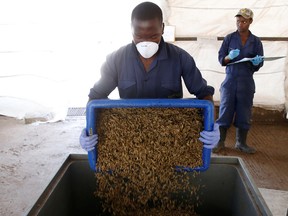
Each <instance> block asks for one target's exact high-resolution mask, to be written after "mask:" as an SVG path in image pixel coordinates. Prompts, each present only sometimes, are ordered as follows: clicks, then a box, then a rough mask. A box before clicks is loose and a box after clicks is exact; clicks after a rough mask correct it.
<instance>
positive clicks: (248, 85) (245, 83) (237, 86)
mask: <svg viewBox="0 0 288 216" xmlns="http://www.w3.org/2000/svg"><path fill="white" fill-rule="evenodd" d="M232 49H239V50H240V54H239V56H237V57H236V58H235V59H233V60H232V61H231V62H230V63H232V62H234V61H238V60H240V59H242V58H245V57H246V58H253V57H255V56H256V55H259V56H263V45H262V42H261V41H260V39H259V38H258V37H257V36H255V35H253V34H252V33H251V32H250V36H249V38H248V40H247V41H246V44H245V45H244V46H243V45H242V43H241V38H240V34H239V33H238V31H236V32H233V33H231V34H229V35H227V36H226V37H225V38H224V40H223V43H222V45H221V48H220V50H219V53H218V60H219V62H220V64H221V65H222V66H225V63H224V58H225V56H227V55H228V53H229V52H230V50H232ZM262 66H263V62H262V63H260V64H259V65H257V66H254V65H253V64H252V63H251V62H250V61H246V62H242V63H237V64H232V65H227V66H226V77H225V80H224V81H223V82H222V84H221V87H220V93H221V97H220V107H219V118H218V119H217V123H218V124H219V125H220V126H222V127H225V128H229V127H230V126H231V124H232V121H233V118H234V126H235V127H237V128H240V129H245V130H249V129H250V118H251V112H252V106H253V98H254V93H255V83H254V79H253V74H254V72H255V71H258V70H259V69H260V67H262Z"/></svg>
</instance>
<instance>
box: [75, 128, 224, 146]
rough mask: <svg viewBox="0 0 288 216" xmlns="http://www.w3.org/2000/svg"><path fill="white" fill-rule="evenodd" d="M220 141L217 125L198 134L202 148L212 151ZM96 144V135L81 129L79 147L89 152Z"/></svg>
mask: <svg viewBox="0 0 288 216" xmlns="http://www.w3.org/2000/svg"><path fill="white" fill-rule="evenodd" d="M219 139H220V132H219V125H218V124H217V123H215V124H214V129H213V130H212V131H202V132H201V133H200V138H199V140H200V141H201V142H203V143H205V144H204V148H208V149H212V148H214V147H215V146H216V145H217V143H218V141H219ZM97 143H98V135H97V134H94V135H92V136H87V133H86V130H85V129H83V130H82V133H81V135H80V145H81V147H82V148H83V149H84V150H86V151H91V150H93V149H94V148H95V146H96V144H97Z"/></svg>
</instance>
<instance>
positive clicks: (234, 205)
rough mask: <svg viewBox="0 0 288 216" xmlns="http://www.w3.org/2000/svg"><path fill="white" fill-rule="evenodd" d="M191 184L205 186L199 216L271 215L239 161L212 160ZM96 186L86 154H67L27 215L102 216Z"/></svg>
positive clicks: (216, 158) (200, 195) (202, 190)
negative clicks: (95, 192)
mask: <svg viewBox="0 0 288 216" xmlns="http://www.w3.org/2000/svg"><path fill="white" fill-rule="evenodd" d="M188 174H189V175H191V176H192V175H193V174H192V173H188ZM191 181H193V182H194V181H195V183H199V184H201V185H205V187H203V188H201V190H200V191H199V198H200V200H202V201H203V202H202V205H200V206H199V207H198V208H197V209H196V211H197V213H199V214H200V215H203V216H206V215H209V216H211V215H221V216H225V215H235V216H238V215H239V216H243V215H249V216H254V215H255V216H256V215H257V216H258V215H272V213H271V212H270V210H269V208H268V207H267V205H266V203H265V201H264V199H263V197H262V196H261V194H260V192H259V190H258V188H257V187H256V186H255V184H254V182H253V180H252V178H251V176H250V174H249V172H248V171H247V169H246V168H245V165H244V163H243V161H242V160H241V158H237V157H211V164H210V167H209V169H208V170H207V171H205V172H201V173H200V174H199V175H198V176H197V177H196V178H191ZM95 184H96V181H95V175H94V172H93V171H91V169H90V168H89V166H88V160H87V155H76V154H75V155H74V154H72V155H69V157H68V158H67V160H66V161H65V162H64V163H63V165H62V166H61V168H60V169H59V171H58V172H57V174H56V175H55V176H54V178H53V179H52V181H51V182H50V184H49V185H48V186H47V188H46V189H45V191H44V192H43V194H42V195H41V196H40V197H39V199H38V201H37V202H36V203H35V205H34V206H33V207H32V208H31V210H30V211H29V213H28V215H41V216H52V215H53V216H57V215H59V216H60V215H61V216H64V215H69V216H71V215H101V208H100V204H99V201H98V200H97V199H96V198H95V197H94V195H93V192H94V191H95V190H96V188H95ZM180 201H181V200H180Z"/></svg>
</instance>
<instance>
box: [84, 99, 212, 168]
mask: <svg viewBox="0 0 288 216" xmlns="http://www.w3.org/2000/svg"><path fill="white" fill-rule="evenodd" d="M145 107H146V108H152V107H154V108H156V107H157V108H201V109H203V116H204V129H205V130H207V131H211V130H213V127H214V105H213V103H212V102H211V101H208V100H198V99H119V100H109V99H99V100H92V101H90V102H89V103H88V104H87V107H86V133H87V134H89V135H92V134H95V133H96V126H95V125H96V124H95V122H96V117H97V116H96V114H95V109H101V108H145ZM202 152H203V154H202V160H203V165H202V166H201V167H196V168H190V167H176V169H178V170H182V171H187V172H191V171H205V170H207V169H208V168H209V164H210V158H211V149H207V148H204V147H203V150H202ZM88 160H89V165H90V168H91V169H92V170H93V171H94V172H96V170H97V169H96V164H97V150H96V148H95V149H94V150H92V151H89V152H88Z"/></svg>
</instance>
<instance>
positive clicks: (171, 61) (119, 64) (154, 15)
mask: <svg viewBox="0 0 288 216" xmlns="http://www.w3.org/2000/svg"><path fill="white" fill-rule="evenodd" d="M131 28H132V36H133V41H132V43H130V44H128V45H126V46H123V47H121V48H120V49H118V50H117V51H115V52H113V53H112V54H110V55H108V57H107V59H106V62H105V63H104V64H103V66H102V68H101V78H100V80H99V81H98V82H96V83H95V85H94V86H93V88H91V89H90V93H89V100H94V99H103V98H107V97H108V95H109V94H110V93H111V92H112V91H113V90H114V89H115V88H116V87H118V91H119V95H120V98H123V99H131V98H143V99H144V98H146V99H147V98H182V97H183V91H182V81H181V79H182V78H183V80H184V83H185V85H186V87H187V89H188V91H189V92H190V93H191V94H194V95H195V96H196V97H197V98H198V99H206V100H211V101H213V94H214V88H213V87H212V86H209V85H207V82H206V80H205V79H203V77H202V75H201V73H200V71H199V70H198V68H197V67H196V64H195V62H194V59H193V58H192V57H191V56H190V55H189V54H188V53H187V52H186V51H184V50H183V49H181V48H179V47H177V46H175V45H172V44H169V43H166V42H164V40H163V37H162V34H163V32H164V23H163V16H162V11H161V8H160V7H159V6H158V5H156V4H154V3H151V2H143V3H140V4H139V5H137V6H136V7H135V8H134V9H133V11H132V15H131ZM200 136H201V137H200V140H201V141H202V142H204V143H205V145H204V147H206V148H210V149H211V148H213V147H215V145H216V144H217V143H218V141H219V138H220V133H219V128H218V125H217V124H215V125H214V130H213V131H202V132H201V133H200ZM80 144H81V146H82V148H83V149H85V150H87V151H90V150H92V149H93V148H94V147H95V145H96V144H97V135H93V136H87V135H86V132H85V130H83V131H82V133H81V136H80Z"/></svg>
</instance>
